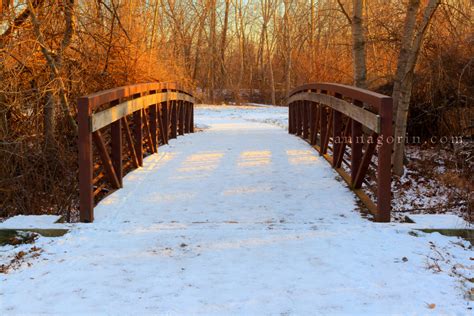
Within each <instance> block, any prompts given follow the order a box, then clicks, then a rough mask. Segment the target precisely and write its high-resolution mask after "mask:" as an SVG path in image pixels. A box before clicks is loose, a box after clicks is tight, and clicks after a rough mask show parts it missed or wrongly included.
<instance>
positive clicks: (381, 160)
mask: <svg viewBox="0 0 474 316" xmlns="http://www.w3.org/2000/svg"><path fill="white" fill-rule="evenodd" d="M392 102H393V101H392V98H384V99H382V100H381V102H380V107H379V115H380V127H381V132H380V139H381V145H380V147H379V150H378V165H377V179H378V187H377V214H376V220H377V221H378V222H390V211H391V197H392V188H391V185H392V145H393V128H392V124H393V122H392V115H393V112H392V111H393V110H392Z"/></svg>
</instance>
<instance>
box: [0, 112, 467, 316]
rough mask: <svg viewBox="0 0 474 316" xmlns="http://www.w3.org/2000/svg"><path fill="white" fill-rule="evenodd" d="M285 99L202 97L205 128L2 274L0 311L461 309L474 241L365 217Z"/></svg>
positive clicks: (5, 252)
mask: <svg viewBox="0 0 474 316" xmlns="http://www.w3.org/2000/svg"><path fill="white" fill-rule="evenodd" d="M286 111H287V109H285V108H278V107H265V108H264V107H213V106H202V107H197V108H196V111H195V114H196V118H195V121H196V122H197V123H199V124H201V126H206V127H207V128H206V129H205V130H204V132H198V133H195V134H192V135H187V136H185V137H179V138H178V139H177V140H172V141H171V142H170V145H169V146H163V147H160V152H159V154H156V155H152V156H149V157H147V158H146V159H145V162H144V167H143V168H140V169H138V170H136V171H134V172H132V173H130V174H128V175H127V176H126V178H125V179H124V182H125V183H124V188H123V189H121V190H119V191H117V192H115V193H113V194H111V195H110V196H108V197H107V198H106V199H104V200H103V201H102V202H101V203H100V204H99V205H98V206H97V207H96V210H95V211H96V221H95V222H94V223H93V224H74V225H73V227H72V228H71V229H70V232H69V233H68V234H66V235H65V236H63V237H61V238H44V237H39V238H38V239H37V241H36V243H35V245H34V246H35V247H38V248H41V249H42V252H41V254H40V255H39V256H36V257H31V258H29V257H28V258H27V262H25V263H24V264H23V265H22V266H21V267H20V268H19V269H13V270H11V271H9V272H8V273H7V274H0V284H1V285H0V314H2V315H10V314H30V313H35V314H38V313H46V314H52V313H59V314H63V313H78V314H90V313H98V314H118V313H120V314H132V313H133V314H150V313H152V314H165V313H166V314H179V315H188V314H205V315H224V314H240V315H262V314H264V315H266V314H284V315H289V314H300V315H309V314H311V315H313V314H322V315H331V314H350V315H356V314H360V315H371V314H393V313H396V314H400V315H404V314H428V313H430V314H431V313H433V312H434V313H436V314H443V313H444V314H459V315H465V314H466V315H467V314H469V313H470V312H471V311H470V310H469V309H468V308H471V306H472V304H471V302H470V301H468V300H467V299H466V298H465V293H466V291H468V290H470V288H469V287H468V286H469V285H468V284H467V285H466V284H465V283H462V282H461V281H462V280H464V278H465V277H472V261H470V260H469V257H470V256H471V257H472V256H473V253H472V251H471V250H470V248H469V246H468V243H467V242H465V241H462V240H461V239H458V238H455V237H445V236H442V235H440V234H438V233H433V234H425V233H422V232H417V233H416V234H414V233H413V230H412V229H411V228H410V227H409V226H407V225H406V224H401V223H390V224H380V223H373V222H371V221H369V220H367V219H365V218H363V217H362V216H361V215H360V213H359V211H358V210H357V207H356V199H355V197H354V195H353V193H352V192H351V191H350V190H349V189H348V188H347V187H346V186H345V185H344V183H343V182H341V181H339V180H337V174H336V173H335V171H334V170H333V169H331V167H330V165H329V164H328V163H327V162H326V161H325V160H324V159H323V158H321V157H319V156H318V155H317V153H316V152H315V151H314V150H313V149H312V148H310V147H309V146H308V144H307V143H306V142H304V141H302V140H301V139H299V138H297V137H295V136H292V135H289V134H288V133H287V132H286V131H285V130H284V129H282V128H281V126H284V125H285V124H286V123H285V120H284V119H285V118H286V115H287V113H286ZM30 247H32V245H22V246H18V247H16V248H13V247H3V248H0V256H1V259H0V261H1V262H8V261H9V260H10V259H11V258H12V257H13V256H14V255H15V254H16V253H17V252H19V251H27V250H28V249H30ZM438 254H439V255H438ZM441 254H443V255H441ZM454 264H456V265H457V269H456V273H453V269H452V267H453V265H454ZM434 267H435V268H436V269H435V268H434ZM438 268H439V269H438ZM459 275H462V277H460V276H459ZM430 304H435V305H430ZM429 307H434V309H430V308H429Z"/></svg>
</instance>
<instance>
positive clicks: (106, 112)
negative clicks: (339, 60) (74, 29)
mask: <svg viewBox="0 0 474 316" xmlns="http://www.w3.org/2000/svg"><path fill="white" fill-rule="evenodd" d="M195 103H196V99H195V98H194V97H193V94H192V92H191V90H190V89H188V88H186V87H184V86H181V85H179V84H177V83H147V84H138V85H132V86H126V87H121V88H116V89H111V90H107V91H102V92H98V93H94V94H92V95H89V96H85V97H82V98H80V99H79V100H78V122H79V140H78V147H79V190H80V220H81V221H82V222H92V221H93V220H94V205H95V204H96V203H97V202H98V201H99V200H100V199H101V198H102V197H104V196H105V195H107V194H108V193H109V192H110V191H111V190H116V189H120V188H121V187H122V185H123V182H122V178H123V176H124V174H125V173H127V172H130V171H132V170H133V169H135V168H139V167H141V166H142V165H143V157H144V156H146V155H150V154H154V153H156V152H157V151H158V147H159V146H160V145H162V144H167V143H168V141H169V139H171V138H176V137H178V135H184V134H186V133H193V132H194V104H195ZM287 105H288V108H289V116H288V120H289V121H288V123H289V124H288V130H289V133H291V134H295V135H296V136H299V137H301V138H303V139H304V140H306V141H307V142H308V143H309V144H310V145H311V146H312V147H314V148H315V149H316V150H317V151H318V152H319V153H320V154H321V155H322V156H323V157H324V158H325V159H326V160H327V161H328V162H329V163H330V164H331V165H332V167H333V168H335V170H336V171H337V172H338V173H339V174H340V175H341V177H342V178H343V179H344V180H345V181H346V182H347V184H348V185H349V186H350V188H351V189H352V190H353V191H354V192H355V193H356V194H357V196H358V197H359V198H360V200H361V201H362V202H363V203H364V204H365V206H366V207H367V208H368V210H369V211H370V212H371V213H372V214H373V215H374V218H375V220H376V221H379V222H388V221H390V204H391V187H390V185H391V154H392V143H393V136H392V99H391V98H390V97H387V96H384V95H381V94H378V93H374V92H371V91H368V90H363V89H359V88H355V87H351V86H345V85H340V84H333V83H319V84H307V85H303V86H300V87H297V88H295V89H294V90H292V91H291V92H290V94H289V96H288V98H287ZM275 141H278V140H275Z"/></svg>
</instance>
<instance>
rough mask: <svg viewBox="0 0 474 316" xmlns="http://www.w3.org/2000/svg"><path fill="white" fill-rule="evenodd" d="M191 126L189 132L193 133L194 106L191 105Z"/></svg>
mask: <svg viewBox="0 0 474 316" xmlns="http://www.w3.org/2000/svg"><path fill="white" fill-rule="evenodd" d="M190 124H191V126H190V132H191V133H194V104H193V103H191V123H190Z"/></svg>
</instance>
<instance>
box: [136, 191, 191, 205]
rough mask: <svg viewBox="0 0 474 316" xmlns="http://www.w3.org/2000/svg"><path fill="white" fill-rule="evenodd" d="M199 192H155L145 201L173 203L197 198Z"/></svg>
mask: <svg viewBox="0 0 474 316" xmlns="http://www.w3.org/2000/svg"><path fill="white" fill-rule="evenodd" d="M196 195H197V192H190V191H186V192H174V193H154V194H153V195H151V196H149V197H148V198H147V199H146V200H144V201H145V202H147V203H148V202H149V203H171V202H176V201H182V200H190V199H193V198H195V197H196Z"/></svg>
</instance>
